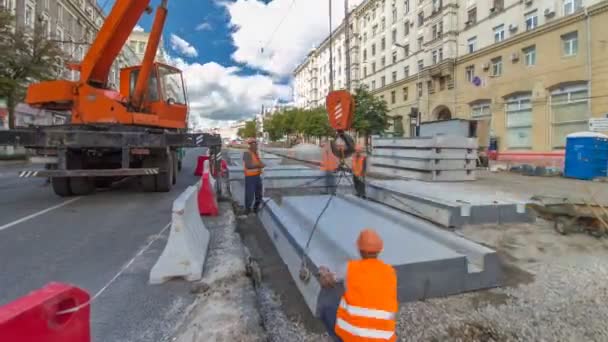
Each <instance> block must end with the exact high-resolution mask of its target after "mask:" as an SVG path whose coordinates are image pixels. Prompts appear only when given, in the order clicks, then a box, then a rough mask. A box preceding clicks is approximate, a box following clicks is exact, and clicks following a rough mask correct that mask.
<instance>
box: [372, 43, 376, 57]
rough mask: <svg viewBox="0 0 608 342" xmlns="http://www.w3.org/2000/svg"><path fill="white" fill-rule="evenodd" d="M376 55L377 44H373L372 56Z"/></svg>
mask: <svg viewBox="0 0 608 342" xmlns="http://www.w3.org/2000/svg"><path fill="white" fill-rule="evenodd" d="M375 55H376V44H372V56H375Z"/></svg>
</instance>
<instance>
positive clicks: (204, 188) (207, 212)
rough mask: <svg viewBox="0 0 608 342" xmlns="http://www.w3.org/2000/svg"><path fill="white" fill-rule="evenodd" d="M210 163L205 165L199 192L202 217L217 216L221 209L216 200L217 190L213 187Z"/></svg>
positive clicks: (199, 208)
mask: <svg viewBox="0 0 608 342" xmlns="http://www.w3.org/2000/svg"><path fill="white" fill-rule="evenodd" d="M208 165H209V162H206V163H205V167H204V172H203V178H202V181H201V189H200V190H199V191H198V210H199V213H200V214H201V215H202V216H217V215H218V214H219V209H218V207H217V201H216V199H215V189H214V188H213V186H212V185H211V174H210V172H209V166H208Z"/></svg>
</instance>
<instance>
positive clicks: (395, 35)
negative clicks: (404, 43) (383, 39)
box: [391, 29, 397, 44]
mask: <svg viewBox="0 0 608 342" xmlns="http://www.w3.org/2000/svg"><path fill="white" fill-rule="evenodd" d="M396 42H397V30H396V29H393V32H391V43H393V44H395V43H396Z"/></svg>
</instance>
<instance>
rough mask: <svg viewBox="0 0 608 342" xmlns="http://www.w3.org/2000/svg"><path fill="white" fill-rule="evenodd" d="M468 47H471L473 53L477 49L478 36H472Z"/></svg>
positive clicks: (470, 51) (468, 41) (470, 50)
mask: <svg viewBox="0 0 608 342" xmlns="http://www.w3.org/2000/svg"><path fill="white" fill-rule="evenodd" d="M467 48H468V49H469V53H473V52H475V50H477V37H471V38H469V39H468V40H467Z"/></svg>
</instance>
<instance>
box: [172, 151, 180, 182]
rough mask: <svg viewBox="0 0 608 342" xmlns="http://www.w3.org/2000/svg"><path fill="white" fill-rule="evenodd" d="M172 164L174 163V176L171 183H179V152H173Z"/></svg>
mask: <svg viewBox="0 0 608 342" xmlns="http://www.w3.org/2000/svg"><path fill="white" fill-rule="evenodd" d="M171 164H172V165H173V177H172V181H171V183H172V184H173V185H175V184H177V173H178V172H179V167H178V165H177V164H178V161H177V152H175V151H173V152H171Z"/></svg>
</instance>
